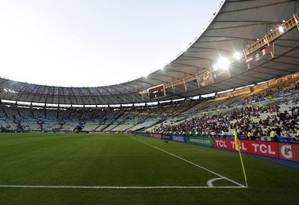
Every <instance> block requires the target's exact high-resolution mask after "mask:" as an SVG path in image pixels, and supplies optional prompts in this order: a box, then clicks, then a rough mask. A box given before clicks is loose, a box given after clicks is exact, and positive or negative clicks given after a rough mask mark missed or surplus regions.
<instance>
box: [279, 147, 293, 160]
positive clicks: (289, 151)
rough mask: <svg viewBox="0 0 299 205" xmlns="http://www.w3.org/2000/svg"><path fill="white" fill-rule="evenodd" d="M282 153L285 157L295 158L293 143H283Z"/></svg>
mask: <svg viewBox="0 0 299 205" xmlns="http://www.w3.org/2000/svg"><path fill="white" fill-rule="evenodd" d="M280 154H281V155H282V156H283V157H284V158H285V159H293V151H292V145H282V146H281V147H280Z"/></svg>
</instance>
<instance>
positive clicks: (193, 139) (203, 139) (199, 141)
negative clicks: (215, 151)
mask: <svg viewBox="0 0 299 205" xmlns="http://www.w3.org/2000/svg"><path fill="white" fill-rule="evenodd" d="M188 142H189V143H191V144H195V145H203V146H208V147H212V146H213V143H212V140H211V139H210V137H209V136H190V137H189V139H188Z"/></svg>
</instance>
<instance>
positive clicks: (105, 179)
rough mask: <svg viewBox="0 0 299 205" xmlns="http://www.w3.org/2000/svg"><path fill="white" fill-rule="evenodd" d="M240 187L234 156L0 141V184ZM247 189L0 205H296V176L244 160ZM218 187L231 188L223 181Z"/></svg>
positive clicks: (2, 197)
mask: <svg viewBox="0 0 299 205" xmlns="http://www.w3.org/2000/svg"><path fill="white" fill-rule="evenodd" d="M142 142H145V143H147V144H150V145H154V146H156V147H159V148H161V149H163V150H166V151H168V152H171V153H174V154H176V155H178V156H180V157H183V158H185V159H187V160H190V161H192V162H194V163H196V164H198V165H201V166H204V167H206V168H208V169H210V170H212V171H215V172H217V173H219V174H221V175H224V176H225V177H228V178H230V179H233V180H235V181H237V182H240V183H244V182H243V177H242V172H241V169H240V162H239V160H238V156H237V155H236V154H234V153H231V152H222V151H217V150H213V149H209V148H204V147H198V146H194V145H187V144H180V143H175V142H170V143H167V144H166V143H163V141H160V140H156V139H152V138H145V137H134V136H125V135H109V134H33V133H31V134H1V135H0V185H4V184H5V185H12V184H15V185H70V186H82V185H84V186H164V185H167V186H176V185H177V186H178V185H180V186H190V185H191V186H206V183H207V181H208V180H209V179H212V178H216V177H217V176H215V175H214V174H212V173H209V172H207V171H205V170H202V169H200V168H198V167H195V166H193V165H191V164H188V163H186V162H184V161H182V160H180V159H177V158H175V157H173V156H171V155H168V154H166V153H164V152H161V151H159V150H156V149H154V148H152V147H150V146H148V145H145V144H143V143H142ZM244 161H245V166H246V169H247V173H248V181H249V188H248V189H190V190H189V189H184V190H183V189H171V190H170V189H162V190H91V189H88V190H83V189H22V188H0V204H5V205H9V204H22V205H27V204H28V205H29V204H30V205H31V204H45V205H54V204H55V205H56V204H74V205H76V204H133V205H134V204H138V205H140V204H155V205H158V204H174V203H175V204H200V203H202V204H268V205H272V204H297V203H298V200H299V170H296V169H292V168H288V167H285V166H282V165H279V164H275V163H273V162H271V161H267V160H263V159H259V158H254V157H247V156H245V157H244ZM214 185H215V186H233V185H234V184H232V183H231V182H228V181H226V180H221V181H218V182H216V183H215V184H214Z"/></svg>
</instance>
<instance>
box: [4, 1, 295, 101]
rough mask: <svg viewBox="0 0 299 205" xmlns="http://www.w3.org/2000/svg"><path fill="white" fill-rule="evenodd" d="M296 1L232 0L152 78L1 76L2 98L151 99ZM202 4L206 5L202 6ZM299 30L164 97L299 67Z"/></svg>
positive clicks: (271, 25)
mask: <svg viewBox="0 0 299 205" xmlns="http://www.w3.org/2000/svg"><path fill="white" fill-rule="evenodd" d="M298 8H299V2H298V1H296V0H271V1H269V0H227V1H224V2H223V5H222V6H221V8H220V10H219V12H218V13H217V14H215V15H214V17H213V20H212V21H211V23H210V25H209V26H208V28H207V29H206V30H205V31H204V32H203V33H202V35H201V36H200V37H199V38H198V39H197V40H196V41H195V42H194V43H193V44H192V45H191V46H190V47H189V48H188V49H187V50H186V51H185V52H184V53H182V54H181V55H179V56H178V57H177V58H176V59H175V60H173V61H172V62H171V63H170V64H169V65H167V66H165V68H164V69H163V70H157V71H155V72H153V73H151V74H150V75H149V76H147V78H139V79H136V80H133V81H130V82H126V83H122V84H117V85H112V86H103V87H86V88H79V87H55V86H44V85H36V84H29V83H23V82H16V81H13V80H8V79H3V78H0V99H5V100H13V101H24V102H36V103H47V104H76V105H103V104H124V103H138V102H146V101H150V99H149V97H148V96H146V95H141V94H140V92H142V91H144V90H146V89H148V88H150V87H153V86H156V85H160V84H164V83H170V82H173V81H176V80H179V79H184V78H188V77H190V76H193V75H195V74H198V73H200V72H202V71H204V70H206V69H209V68H211V67H212V65H213V63H214V62H215V61H217V59H218V58H219V56H228V55H232V54H233V53H234V52H235V51H242V50H243V49H244V48H246V47H247V46H248V45H250V44H252V43H253V42H255V41H256V40H257V39H258V38H262V37H263V36H264V35H265V34H266V33H268V32H269V31H270V30H271V29H276V28H277V26H278V25H280V24H281V23H282V21H283V20H288V19H290V18H292V16H293V14H294V13H297V12H298V10H299V9H298ZM199 9H200V8H199ZM298 32H299V31H298V29H293V30H292V31H290V32H288V33H286V34H285V35H283V36H282V37H281V38H279V39H278V40H276V41H275V44H274V58H271V57H260V56H255V58H258V59H254V60H252V61H251V62H250V67H248V64H247V63H245V62H235V63H233V64H232V65H231V73H230V76H229V77H226V78H225V79H222V80H220V81H216V82H215V83H213V84H211V85H208V86H203V87H199V86H198V85H197V84H196V83H189V84H188V85H187V87H188V89H187V91H186V90H185V89H186V87H185V89H182V88H180V87H178V88H177V89H176V91H175V94H172V95H170V96H166V97H162V98H160V99H162V100H166V99H175V98H181V97H189V96H195V95H202V94H208V93H212V92H219V91H223V90H228V89H232V88H236V87H242V86H246V85H250V84H254V83H258V82H262V81H266V80H270V79H273V78H277V77H280V76H283V75H286V74H289V73H292V72H296V71H298V70H299V50H298V46H299V33H298Z"/></svg>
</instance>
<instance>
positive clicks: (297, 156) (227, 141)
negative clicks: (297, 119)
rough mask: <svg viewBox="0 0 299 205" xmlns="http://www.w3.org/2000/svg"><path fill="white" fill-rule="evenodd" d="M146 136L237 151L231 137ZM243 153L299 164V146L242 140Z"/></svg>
mask: <svg viewBox="0 0 299 205" xmlns="http://www.w3.org/2000/svg"><path fill="white" fill-rule="evenodd" d="M143 135H146V136H150V137H154V138H158V139H164V140H172V141H176V142H180V143H190V144H195V145H201V146H207V147H213V148H215V149H219V150H228V151H235V143H234V139H233V138H231V137H227V138H223V137H211V136H198V135H174V134H168V135H162V134H159V133H148V134H144V133H143ZM240 141H241V152H242V153H246V154H253V155H257V156H264V157H271V158H276V159H282V160H290V161H294V162H299V144H297V143H290V142H288V140H286V142H281V140H278V141H277V142H272V141H260V140H244V139H241V140H240Z"/></svg>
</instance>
